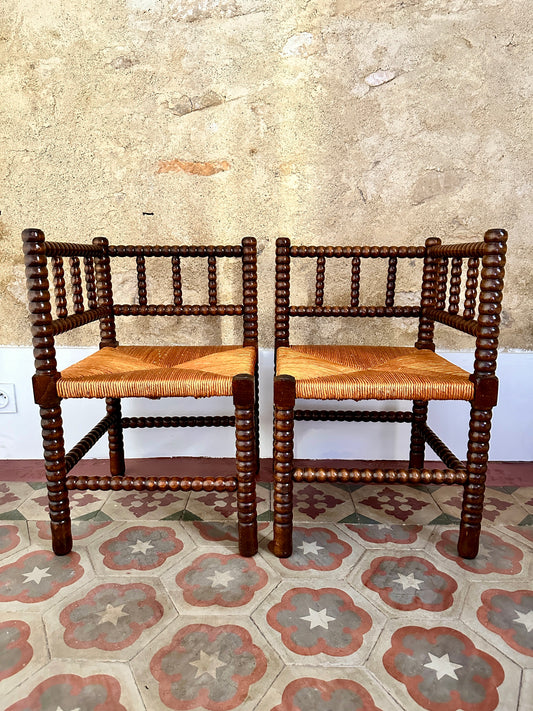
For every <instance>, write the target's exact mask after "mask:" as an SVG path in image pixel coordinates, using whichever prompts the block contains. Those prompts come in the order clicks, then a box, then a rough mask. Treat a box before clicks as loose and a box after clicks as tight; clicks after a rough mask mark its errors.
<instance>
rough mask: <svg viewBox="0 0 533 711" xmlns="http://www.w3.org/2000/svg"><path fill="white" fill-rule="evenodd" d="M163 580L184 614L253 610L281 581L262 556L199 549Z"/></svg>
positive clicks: (246, 611) (229, 612)
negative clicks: (252, 556)
mask: <svg viewBox="0 0 533 711" xmlns="http://www.w3.org/2000/svg"><path fill="white" fill-rule="evenodd" d="M161 579H162V581H163V583H164V585H165V586H166V589H167V590H168V592H169V595H170V597H171V599H172V601H173V602H174V604H175V605H176V607H177V609H178V611H179V612H180V614H199V613H200V612H201V611H202V610H203V611H204V612H206V613H207V612H209V613H210V614H226V615H227V614H236V615H245V614H249V613H250V612H251V611H252V610H253V609H255V608H256V607H257V605H259V603H260V602H261V601H262V600H264V598H265V597H266V596H267V595H268V593H269V592H270V591H271V590H272V589H273V588H274V587H275V586H276V585H277V583H278V582H279V576H278V575H277V574H276V573H274V571H273V570H272V568H271V567H270V566H269V565H268V563H265V562H264V561H263V560H262V559H261V558H260V557H259V556H256V557H254V558H243V557H241V556H239V555H238V554H236V553H235V552H233V551H232V552H231V553H229V554H228V553H224V552H222V549H218V550H217V551H211V550H209V549H208V548H204V549H199V550H196V551H195V552H194V553H192V554H190V555H189V556H187V557H186V558H184V559H183V560H180V565H179V568H178V569H177V570H176V569H172V570H170V571H168V572H167V573H166V574H165V575H163V576H162V578H161Z"/></svg>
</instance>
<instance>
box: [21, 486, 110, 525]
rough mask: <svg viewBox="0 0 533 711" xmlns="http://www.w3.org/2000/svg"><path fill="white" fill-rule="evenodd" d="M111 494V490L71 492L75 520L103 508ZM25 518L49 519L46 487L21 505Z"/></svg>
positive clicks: (71, 513)
mask: <svg viewBox="0 0 533 711" xmlns="http://www.w3.org/2000/svg"><path fill="white" fill-rule="evenodd" d="M109 496H110V493H109V491H71V492H69V502H70V517H71V518H72V519H73V520H74V519H77V518H81V517H86V516H91V515H95V514H96V513H98V511H100V510H101V508H102V507H103V505H104V504H105V502H106V501H107V500H108V498H109ZM19 511H20V512H21V513H22V514H23V516H24V518H26V519H28V520H31V521H48V520H49V514H48V512H49V508H48V495H47V493H46V488H42V489H37V491H34V492H33V493H32V495H31V496H30V497H28V498H27V499H26V501H24V503H22V504H21V505H20V506H19Z"/></svg>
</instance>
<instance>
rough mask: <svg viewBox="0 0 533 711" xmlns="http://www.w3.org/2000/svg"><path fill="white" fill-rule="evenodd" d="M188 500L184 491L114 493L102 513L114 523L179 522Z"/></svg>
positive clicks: (187, 495) (187, 494)
mask: <svg viewBox="0 0 533 711" xmlns="http://www.w3.org/2000/svg"><path fill="white" fill-rule="evenodd" d="M188 498H189V493H188V492H184V491H114V492H113V493H112V494H111V495H110V496H109V498H108V500H107V501H106V503H105V505H104V506H103V507H102V510H101V513H102V514H104V515H105V516H108V517H109V518H110V519H112V520H113V521H138V520H140V519H146V520H152V521H162V520H163V519H170V520H172V519H176V520H179V519H181V518H182V516H183V511H184V510H185V506H186V504H187V499H188Z"/></svg>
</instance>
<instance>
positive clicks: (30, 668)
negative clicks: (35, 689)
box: [0, 610, 50, 694]
mask: <svg viewBox="0 0 533 711" xmlns="http://www.w3.org/2000/svg"><path fill="white" fill-rule="evenodd" d="M49 659H50V655H49V652H48V647H47V645H46V640H45V635H44V627H43V622H42V620H41V616H40V614H39V613H36V612H29V611H28V612H27V611H25V610H24V611H23V610H19V611H17V612H0V692H1V693H2V694H5V693H7V692H8V691H10V690H11V689H14V688H15V687H16V686H18V685H19V684H20V683H21V682H23V681H24V679H27V678H28V677H31V676H33V674H35V672H36V671H37V670H38V669H40V668H41V667H42V666H44V665H45V664H46V663H47V662H48V661H49Z"/></svg>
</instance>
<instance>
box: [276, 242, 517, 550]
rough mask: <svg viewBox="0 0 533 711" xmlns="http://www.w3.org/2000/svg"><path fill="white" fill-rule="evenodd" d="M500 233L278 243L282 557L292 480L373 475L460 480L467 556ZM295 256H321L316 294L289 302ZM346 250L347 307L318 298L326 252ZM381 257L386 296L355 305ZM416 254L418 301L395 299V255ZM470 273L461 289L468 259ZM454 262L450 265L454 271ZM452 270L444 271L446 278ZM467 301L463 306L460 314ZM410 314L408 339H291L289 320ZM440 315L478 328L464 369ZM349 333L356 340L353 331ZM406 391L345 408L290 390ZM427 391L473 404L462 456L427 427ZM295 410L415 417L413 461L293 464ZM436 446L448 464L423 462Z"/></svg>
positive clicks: (491, 377) (484, 433) (491, 375)
mask: <svg viewBox="0 0 533 711" xmlns="http://www.w3.org/2000/svg"><path fill="white" fill-rule="evenodd" d="M506 241H507V234H506V232H505V231H504V230H490V231H488V232H486V234H485V236H484V239H483V241H479V242H472V243H461V244H452V245H443V244H441V240H440V239H433V238H432V239H428V240H426V243H425V246H420V247H319V246H298V247H296V246H291V243H290V241H289V240H288V239H278V241H277V243H276V245H277V246H276V327H275V328H276V330H275V337H276V340H275V347H276V375H275V379H274V539H273V541H272V544H271V550H272V551H273V552H274V553H275V555H277V556H279V557H287V556H290V555H291V552H292V508H293V503H292V496H293V493H292V487H293V481H296V482H301V481H305V482H337V481H339V482H368V483H371V482H375V483H387V484H394V483H398V484H462V485H463V486H464V497H463V505H462V512H461V526H460V535H459V542H458V551H459V555H460V556H462V557H464V558H474V557H475V556H476V555H477V551H478V546H479V533H480V527H481V519H482V513H483V497H484V489H485V473H486V469H487V460H488V451H489V439H490V429H491V416H492V408H493V407H494V406H495V405H496V401H497V391H498V380H497V378H496V357H497V347H498V336H499V324H500V312H501V299H502V290H503V277H504V266H505V253H506ZM302 259H315V260H316V286H315V299H314V301H315V303H314V304H313V305H312V306H296V305H293V303H292V302H291V299H290V282H291V277H292V275H293V271H294V269H297V266H298V265H297V264H294V265H293V263H298V262H300V263H301V260H302ZM335 259H350V260H351V296H350V302H349V303H350V305H349V306H345V307H339V306H325V305H324V278H325V268H326V261H327V260H335ZM366 259H372V260H379V259H386V260H388V272H387V283H386V289H384V292H385V300H384V301H385V303H384V305H380V306H374V305H372V306H364V305H360V303H359V294H360V289H359V275H360V269H361V263H362V261H363V260H366ZM407 260H423V278H422V286H421V297H420V305H419V306H415V307H411V306H396V305H395V288H396V272H397V267H398V263H399V262H400V261H404V262H405V261H407ZM465 260H466V262H467V265H466V280H465V282H464V288H462V287H461V278H462V268H463V262H464V261H465ZM449 267H450V269H449ZM448 275H449V278H448ZM460 311H462V313H460ZM348 316H350V317H370V318H395V317H409V318H412V319H417V320H418V340H417V341H416V343H415V345H414V347H412V348H401V347H395V346H393V345H390V346H389V345H383V346H364V345H359V344H358V345H353V346H352V345H350V346H332V345H309V346H294V345H290V342H289V325H290V318H291V317H293V318H297V317H348ZM435 322H439V323H441V324H445V325H446V326H448V327H451V328H454V329H457V330H459V331H462V332H464V333H468V334H470V335H471V336H474V338H475V339H476V350H475V356H474V366H473V371H472V372H471V373H468V372H466V371H464V370H463V369H461V368H458V367H457V366H455V365H453V364H452V363H449V362H448V361H447V360H445V359H444V358H442V357H441V356H439V355H437V354H436V353H435V352H434V351H435V345H434V324H435ZM354 340H356V339H354ZM297 398H299V399H302V400H309V399H318V400H369V399H376V400H410V401H412V403H413V404H412V410H411V411H383V412H381V411H364V410H356V411H349V410H348V411H346V410H341V411H338V410H332V411H328V410H301V409H295V400H296V399H297ZM430 400H464V401H468V402H470V427H469V432H468V450H467V460H466V462H465V463H463V462H461V461H459V459H458V458H457V457H456V456H455V455H454V454H453V453H452V452H451V451H450V450H449V449H448V447H446V445H445V444H444V443H443V442H442V441H441V440H440V439H439V438H438V437H437V435H436V434H435V433H434V432H433V431H432V430H431V429H430V428H429V427H428V425H427V422H426V420H427V413H428V403H429V401H430ZM294 420H304V421H306V420H307V421H309V420H315V421H317V420H318V421H328V420H329V421H353V422H370V421H373V422H410V423H411V442H410V453H409V468H408V469H388V470H382V469H364V470H358V469H334V468H310V467H307V468H298V467H295V466H294V463H293V450H294ZM426 444H428V445H429V446H430V447H431V449H433V451H434V452H435V453H436V454H437V455H438V456H439V458H440V459H441V460H442V462H443V463H444V465H445V467H446V468H445V469H444V470H440V469H424V452H425V445H426Z"/></svg>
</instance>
